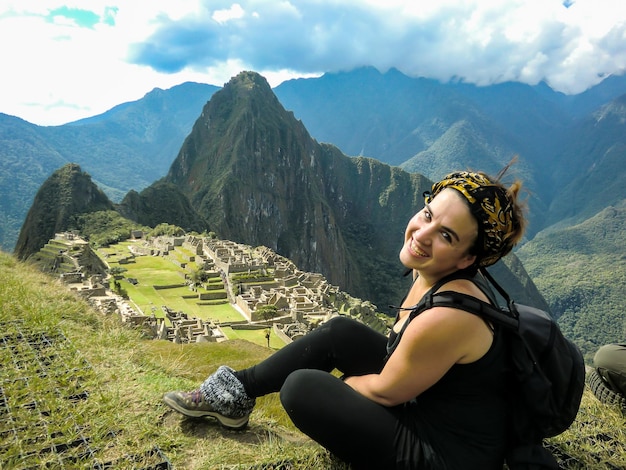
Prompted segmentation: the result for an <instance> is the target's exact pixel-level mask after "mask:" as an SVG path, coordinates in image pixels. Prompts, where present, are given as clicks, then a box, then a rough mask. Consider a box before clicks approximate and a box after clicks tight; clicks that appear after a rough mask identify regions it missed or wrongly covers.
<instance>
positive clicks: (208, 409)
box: [163, 390, 250, 429]
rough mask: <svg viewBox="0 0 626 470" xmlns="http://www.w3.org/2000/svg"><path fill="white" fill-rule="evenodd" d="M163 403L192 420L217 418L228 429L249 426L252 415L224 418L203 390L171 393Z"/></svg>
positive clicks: (164, 397) (165, 397)
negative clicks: (209, 417) (207, 399)
mask: <svg viewBox="0 0 626 470" xmlns="http://www.w3.org/2000/svg"><path fill="white" fill-rule="evenodd" d="M163 401H164V402H165V404H166V405H168V406H169V407H170V408H172V409H174V410H176V411H178V412H179V413H182V414H184V415H185V416H191V417H192V418H201V417H203V416H211V417H213V418H216V419H217V420H218V421H219V422H220V424H221V425H222V426H224V427H227V428H232V429H242V428H244V427H245V426H246V425H247V424H248V418H249V416H250V413H248V414H244V415H243V416H241V417H238V418H231V417H229V416H224V415H222V414H221V413H218V412H217V411H215V409H214V408H213V407H212V406H211V405H210V404H209V402H208V401H206V399H205V398H204V395H203V394H202V391H201V390H194V391H192V392H169V393H166V394H165V395H164V396H163Z"/></svg>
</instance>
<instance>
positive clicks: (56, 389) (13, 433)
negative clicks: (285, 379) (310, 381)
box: [0, 253, 626, 470]
mask: <svg viewBox="0 0 626 470" xmlns="http://www.w3.org/2000/svg"><path fill="white" fill-rule="evenodd" d="M0 323H2V324H3V326H2V331H0V338H2V341H1V342H0V354H1V356H0V360H1V362H0V364H2V367H1V368H0V386H1V387H2V391H3V393H4V396H5V398H6V403H5V408H4V409H1V408H0V413H1V416H0V417H1V418H2V419H0V468H2V469H14V468H16V469H19V468H29V467H30V468H43V467H45V466H48V467H49V468H72V469H73V468H77V469H78V468H81V469H82V468H93V467H92V466H93V464H94V462H98V463H99V464H101V465H102V464H104V463H111V466H109V467H107V468H116V469H117V468H150V467H149V465H155V462H156V463H159V459H166V460H167V461H168V462H170V463H171V465H172V467H174V468H176V469H190V470H192V469H193V470H195V469H234V468H240V469H246V468H251V467H252V466H253V465H266V467H265V468H277V467H270V465H271V464H275V463H278V462H282V461H291V462H293V463H294V465H293V466H292V467H290V468H296V469H333V470H339V469H344V468H345V467H344V466H343V465H342V464H340V463H338V462H336V461H335V460H333V459H332V458H331V457H330V456H329V455H328V454H327V453H326V452H325V451H324V450H323V449H322V448H321V447H319V446H318V445H317V444H315V443H313V442H311V441H310V440H309V439H308V438H307V437H306V436H304V435H302V434H301V433H300V432H299V431H298V430H297V429H295V428H294V426H293V425H292V424H291V423H290V421H289V419H288V417H287V415H286V414H285V412H284V410H283V409H282V407H281V406H280V403H279V401H278V397H277V395H276V394H272V395H269V396H267V397H263V398H260V399H259V400H258V402H257V406H256V408H255V411H254V412H253V413H252V416H251V421H250V426H249V428H248V429H247V430H245V431H241V432H234V431H228V430H225V429H223V428H221V427H220V426H218V425H217V424H216V422H215V421H213V420H211V419H200V420H194V419H186V418H184V417H182V416H181V415H180V414H178V413H176V412H173V411H171V410H169V408H167V407H166V406H164V405H163V404H162V402H161V397H162V395H163V393H165V392H167V391H170V390H176V389H192V388H195V387H197V385H198V384H199V382H200V381H201V380H203V379H204V378H205V377H206V376H207V375H208V374H210V373H211V372H213V371H214V370H215V369H216V368H217V367H218V366H219V365H221V364H229V365H231V366H232V367H234V368H242V367H246V366H249V365H252V364H254V363H256V362H258V361H259V360H262V359H263V358H265V357H267V356H268V355H270V354H272V352H273V351H272V350H271V349H268V348H265V347H263V346H261V345H259V344H254V343H252V342H250V341H247V340H245V339H236V340H232V341H227V342H224V343H213V344H206V343H204V344H189V345H177V344H174V343H171V342H167V341H154V340H142V339H141V335H140V333H139V332H138V331H135V330H132V329H129V328H128V327H126V326H124V325H123V324H122V323H121V322H120V321H119V319H118V318H116V317H115V316H105V315H102V314H100V313H98V312H96V311H94V310H92V309H91V308H90V307H89V306H88V304H87V303H86V302H85V301H83V300H81V299H79V298H78V297H76V295H75V294H73V293H71V292H69V291H68V290H67V289H66V288H65V287H64V286H63V285H62V284H60V283H59V282H58V281H56V280H55V279H53V278H52V277H49V276H47V275H44V274H41V273H40V272H38V271H36V270H35V269H34V268H33V267H31V266H29V265H26V264H22V263H19V262H18V261H16V260H15V258H13V257H12V256H10V255H7V254H4V253H0ZM20 332H21V333H26V335H27V336H31V337H34V338H38V337H40V336H41V335H42V334H44V335H47V336H49V337H51V338H54V337H56V338H57V339H56V340H55V341H54V342H53V343H54V344H49V345H47V346H45V347H39V348H38V349H37V348H35V349H33V348H32V347H28V344H26V343H25V342H24V341H18V340H17V339H16V337H15V333H20ZM263 333H264V332H263V330H261V334H263ZM37 335H39V336H37ZM55 335H56V336H55ZM8 345H11V347H7V346H8ZM29 355H30V356H34V357H35V358H36V359H37V360H32V359H33V358H32V357H30V356H29ZM16 357H18V358H19V357H21V358H22V359H24V360H22V361H19V360H17V361H16V360H15V358H16ZM42 358H45V359H46V361H43V362H42V361H41V359H42ZM81 392H82V393H86V394H87V396H82V398H81V397H78V398H74V399H71V396H73V395H74V396H77V395H81ZM0 403H1V402H0ZM625 425H626V420H625V418H624V416H623V415H622V414H621V413H620V412H619V411H618V410H615V409H613V408H611V407H608V406H606V405H602V404H601V403H600V402H598V400H596V398H595V397H594V396H593V395H592V394H591V392H589V390H587V391H586V392H585V396H584V400H583V405H582V407H581V410H580V413H579V416H578V418H577V420H576V422H575V423H574V425H573V426H572V427H571V428H570V429H569V430H568V431H566V432H565V433H563V434H562V435H560V436H558V437H556V438H553V439H551V440H550V443H551V444H552V445H555V446H556V449H557V450H559V452H561V453H562V454H563V455H565V454H567V455H569V456H571V457H572V458H573V459H572V460H570V461H569V462H568V464H567V467H566V468H569V469H580V470H582V469H592V470H594V469H606V468H626V436H625V435H624V434H625V431H624V430H625V429H626V426H625ZM86 451H89V452H86ZM150 452H152V454H151V455H150ZM159 452H161V454H159ZM146 454H148V456H146ZM256 468H260V467H256Z"/></svg>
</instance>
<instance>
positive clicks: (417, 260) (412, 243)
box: [400, 188, 478, 279]
mask: <svg viewBox="0 0 626 470" xmlns="http://www.w3.org/2000/svg"><path fill="white" fill-rule="evenodd" d="M477 235H478V223H477V222H476V219H475V218H474V216H473V215H472V214H471V212H470V210H469V207H468V205H467V203H466V202H465V201H464V200H463V196H462V195H461V194H459V193H458V192H457V191H456V190H454V189H451V188H447V189H444V190H443V191H441V192H440V193H439V194H437V196H435V197H434V198H433V200H432V201H431V202H430V204H427V205H426V207H424V209H422V210H421V211H419V212H418V213H417V214H415V215H414V216H413V218H411V220H410V221H409V223H408V225H407V227H406V232H405V234H404V246H403V247H402V250H401V251H400V261H402V264H404V265H405V266H406V267H407V268H411V269H416V270H417V271H418V272H419V273H420V275H422V276H428V277H432V278H437V279H440V278H441V277H443V276H446V275H448V274H450V273H452V272H454V271H457V270H459V269H464V268H467V267H469V266H471V264H472V263H473V262H474V261H475V259H476V256H475V255H471V254H470V248H471V247H472V246H473V244H474V241H475V240H476V237H477Z"/></svg>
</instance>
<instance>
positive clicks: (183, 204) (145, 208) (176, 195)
mask: <svg viewBox="0 0 626 470" xmlns="http://www.w3.org/2000/svg"><path fill="white" fill-rule="evenodd" d="M116 209H117V212H119V214H120V215H121V216H123V217H125V218H127V219H130V220H133V221H135V222H137V223H139V224H140V225H146V226H148V227H156V226H157V225H159V224H160V223H162V222H167V223H169V224H171V225H176V226H178V227H181V228H182V229H184V230H185V231H186V232H198V233H202V232H204V231H206V230H208V228H209V225H208V223H207V222H206V220H204V218H203V217H202V216H201V215H199V214H198V213H197V212H196V211H195V210H194V208H193V207H192V206H191V204H190V202H189V199H187V197H186V196H185V195H184V194H183V193H182V192H181V191H180V190H179V189H178V188H177V187H176V186H175V185H173V184H171V183H166V182H165V181H162V180H159V181H157V182H156V183H154V184H152V185H150V186H148V187H147V188H145V189H144V190H143V191H141V192H140V193H138V192H137V191H134V190H131V191H129V192H128V194H126V196H125V197H124V199H123V200H122V202H121V203H120V204H118V205H117V206H116Z"/></svg>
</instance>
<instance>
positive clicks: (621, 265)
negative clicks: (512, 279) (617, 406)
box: [517, 201, 626, 360]
mask: <svg viewBox="0 0 626 470" xmlns="http://www.w3.org/2000/svg"><path fill="white" fill-rule="evenodd" d="M624 233H626V201H622V202H621V203H620V204H619V205H617V206H610V207H607V208H605V209H603V210H601V211H599V212H598V213H597V214H596V215H594V216H593V217H591V218H589V219H587V220H585V221H584V222H582V223H580V224H577V225H574V226H571V227H567V228H563V229H560V230H554V231H551V232H548V233H542V234H540V235H538V236H537V237H535V239H533V240H532V241H530V242H528V243H526V244H525V245H524V246H522V247H521V248H520V249H519V250H518V251H517V256H518V257H519V258H520V259H521V260H522V262H523V263H524V266H525V268H526V269H527V271H528V274H529V276H530V277H531V278H532V279H533V281H534V282H535V283H536V285H537V287H538V288H539V290H540V291H541V292H543V293H544V295H545V297H546V300H547V301H548V303H549V304H550V307H551V309H552V311H553V312H558V315H559V324H560V326H561V329H562V330H563V332H564V333H565V334H566V335H567V336H568V337H570V338H572V339H573V340H574V341H575V342H576V344H578V346H579V347H580V348H581V349H582V350H583V352H584V353H585V355H586V358H587V360H590V359H592V357H593V354H594V353H595V351H596V350H597V349H598V347H599V346H601V345H603V344H606V343H610V342H623V341H624V337H626V315H625V314H624V286H626V253H625V252H624Z"/></svg>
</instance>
